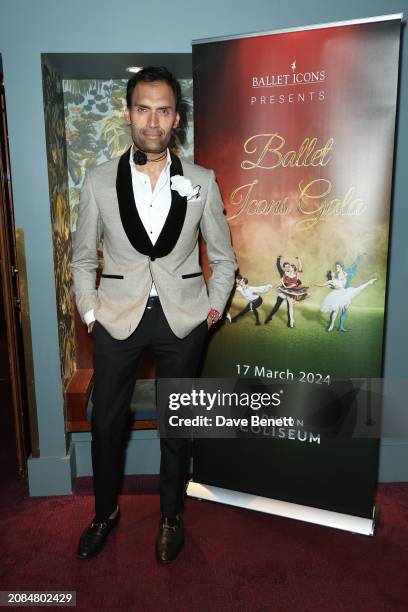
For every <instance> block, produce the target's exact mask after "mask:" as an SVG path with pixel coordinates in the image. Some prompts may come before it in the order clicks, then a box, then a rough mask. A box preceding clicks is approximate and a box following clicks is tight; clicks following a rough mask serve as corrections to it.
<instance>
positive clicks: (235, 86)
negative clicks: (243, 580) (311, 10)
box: [188, 14, 402, 534]
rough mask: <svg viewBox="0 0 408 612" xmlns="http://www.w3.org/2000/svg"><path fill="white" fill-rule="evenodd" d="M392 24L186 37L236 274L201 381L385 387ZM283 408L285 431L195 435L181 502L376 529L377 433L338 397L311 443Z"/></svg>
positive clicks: (206, 154)
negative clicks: (195, 500)
mask: <svg viewBox="0 0 408 612" xmlns="http://www.w3.org/2000/svg"><path fill="white" fill-rule="evenodd" d="M401 19H402V15H401V14H396V15H386V16H381V17H375V18H368V19H364V20H359V21H348V22H338V23H334V24H324V25H314V26H308V27H304V28H296V29H292V30H282V31H276V32H266V33H261V34H249V35H243V36H233V37H225V38H218V39H206V40H199V41H193V76H194V131H195V132H194V133H195V135H194V138H195V162H196V163H198V164H201V165H202V166H204V167H207V168H213V169H214V171H215V174H216V177H217V181H218V185H219V187H220V190H221V194H222V196H223V200H224V204H225V210H226V216H227V219H228V223H229V227H230V230H231V235H232V241H233V246H234V250H235V253H236V256H237V261H238V266H239V276H237V280H236V287H235V291H234V293H233V295H232V298H231V301H230V303H229V304H228V307H227V315H226V318H225V319H224V322H223V323H222V324H221V325H220V326H219V327H220V328H219V329H218V331H217V333H215V334H213V337H212V339H211V342H210V345H209V350H208V354H207V358H206V361H205V364H204V369H203V377H204V378H211V379H215V378H225V379H227V378H228V379H232V378H237V379H239V380H240V381H245V380H247V381H250V382H251V384H252V385H254V384H255V385H256V384H258V385H261V386H262V384H267V383H268V384H269V383H273V384H274V385H275V386H276V385H278V387H279V386H281V387H282V389H284V388H285V385H287V386H290V385H292V386H293V385H295V384H297V385H298V386H300V385H303V387H302V394H303V395H305V396H306V395H307V394H308V396H309V397H311V398H313V393H314V391H315V390H316V389H318V388H320V389H323V388H325V389H326V391H327V394H329V395H330V393H334V391H333V389H334V385H335V381H340V380H341V381H342V384H343V385H345V389H346V391H345V393H344V395H345V396H347V397H350V393H349V391H350V388H351V387H353V385H354V381H355V380H357V379H358V380H365V381H369V380H372V379H380V378H381V375H382V354H383V331H384V316H385V302H386V286H387V260H388V246H389V228H390V213H391V187H392V175H393V153H394V134H395V118H396V102H397V86H398V59H399V43H400V30H401ZM205 265H206V264H205V261H204V266H205ZM207 272H208V270H207ZM208 273H209V274H210V272H208ZM248 384H249V382H248ZM350 385H351V387H350ZM343 388H344V387H343ZM353 388H354V387H353ZM282 389H281V391H282ZM282 392H283V391H282ZM351 395H353V393H351ZM288 397H293V402H294V403H293V404H292V406H291V405H290V403H289V404H288V403H286V406H285V411H286V414H296V419H295V420H294V421H291V423H290V426H283V427H269V428H262V427H260V428H258V429H259V431H258V430H254V431H253V432H252V433H253V434H254V435H252V436H251V437H249V438H248V437H245V436H244V437H240V436H237V437H236V438H235V439H196V440H195V442H194V476H193V481H192V482H191V483H190V485H189V488H188V493H189V494H190V495H192V496H196V497H200V498H206V499H211V500H214V501H220V502H224V503H228V504H236V505H241V506H244V507H249V508H254V509H259V510H263V511H266V512H271V513H276V514H281V515H284V516H291V517H294V518H300V519H303V520H307V521H310V522H315V523H320V524H324V525H331V526H335V527H339V528H343V529H348V530H350V531H357V532H361V533H367V534H369V533H372V532H373V508H374V495H375V487H376V481H377V469H378V451H379V440H378V436H376V435H373V436H370V435H365V436H358V435H353V433H352V432H353V431H355V429H356V420H358V419H359V418H360V417H361V414H358V415H357V416H356V413H355V411H354V410H353V406H352V402H351V403H350V402H349V403H348V404H347V402H346V403H344V402H343V404H342V405H341V406H340V408H339V402H333V401H329V402H327V403H326V405H325V406H323V407H322V406H320V405H319V408H318V410H319V415H318V417H319V423H320V429H321V425H322V423H324V425H325V427H326V432H327V431H329V430H330V432H331V434H330V435H326V436H320V435H317V434H316V431H315V430H314V425H316V419H315V420H313V418H310V402H311V401H312V399H310V401H307V402H306V404H308V405H309V412H308V417H309V418H308V419H306V420H305V419H303V418H302V414H301V411H300V409H299V403H298V401H297V400H296V398H299V391H297V392H296V393H292V394H289V396H288ZM337 397H338V396H337ZM295 403H296V405H295ZM344 406H346V408H344ZM292 409H293V410H292ZM291 410H292V412H291ZM367 410H368V412H367V413H366V417H365V425H367V426H369V425H371V424H373V423H374V420H375V419H373V418H372V416H371V413H370V406H368V408H367ZM360 412H361V411H360ZM315 416H316V415H315ZM316 418H317V417H316ZM286 425H287V423H286ZM340 429H341V430H342V431H343V434H344V432H345V431H346V432H348V434H347V435H341V436H337V435H335V433H336V431H337V430H340ZM257 433H259V435H257Z"/></svg>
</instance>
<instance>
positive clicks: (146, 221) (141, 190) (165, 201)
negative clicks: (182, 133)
mask: <svg viewBox="0 0 408 612" xmlns="http://www.w3.org/2000/svg"><path fill="white" fill-rule="evenodd" d="M129 164H130V169H131V174H132V187H133V195H134V197H135V202H136V208H137V212H138V213H139V217H140V220H141V221H142V223H143V225H144V228H145V230H146V232H147V235H148V236H149V238H150V240H151V242H152V244H156V242H157V239H158V237H159V236H160V232H161V231H162V229H163V225H164V224H165V222H166V219H167V215H168V214H169V211H170V206H171V190H170V165H171V156H170V151H169V150H168V149H167V161H166V165H165V166H164V168H163V170H162V171H161V173H160V176H159V178H158V180H157V183H156V185H155V188H154V190H152V185H151V182H150V178H149V176H148V175H147V174H145V173H144V172H140V171H139V170H138V169H137V168H136V165H135V163H134V161H133V147H132V151H131V154H130V156H129ZM150 295H151V296H156V295H157V291H156V287H155V286H154V283H152V288H151V290H150ZM84 321H85V323H86V324H87V325H89V324H90V323H92V321H95V315H94V311H93V309H92V310H88V312H86V313H85V315H84Z"/></svg>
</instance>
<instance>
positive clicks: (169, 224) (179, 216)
mask: <svg viewBox="0 0 408 612" xmlns="http://www.w3.org/2000/svg"><path fill="white" fill-rule="evenodd" d="M130 151H131V148H130V149H128V150H127V151H126V152H125V153H124V154H123V155H122V157H121V158H120V160H119V163H118V172H117V176H116V193H117V196H118V202H119V213H120V218H121V221H122V225H123V229H124V230H125V233H126V236H127V237H128V239H129V242H130V243H131V245H132V246H133V248H134V249H136V251H139V253H142V254H143V255H148V256H149V257H150V259H152V260H154V259H156V258H157V257H165V256H166V255H168V254H169V253H171V251H172V250H173V249H174V247H175V246H176V243H177V240H178V238H179V236H180V233H181V230H182V229H183V224H184V220H185V217H186V212H187V198H185V197H181V196H180V194H179V193H178V192H177V191H173V190H171V206H170V210H169V214H168V215H167V219H166V221H165V224H164V226H163V229H162V231H161V232H160V235H159V237H158V239H157V241H156V244H155V245H153V244H152V242H151V240H150V238H149V235H148V234H147V232H146V230H145V228H144V225H143V223H142V221H141V219H140V216H139V213H138V212H137V208H136V204H135V199H134V195H133V187H132V173H131V170H130V164H129V156H130ZM176 174H180V175H182V174H183V167H182V165H181V161H180V159H179V158H178V157H177V156H176V155H173V153H171V166H170V177H172V176H175V175H176Z"/></svg>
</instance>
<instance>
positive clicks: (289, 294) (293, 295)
mask: <svg viewBox="0 0 408 612" xmlns="http://www.w3.org/2000/svg"><path fill="white" fill-rule="evenodd" d="M281 259H282V256H281V255H279V257H278V258H277V260H276V267H277V269H278V274H279V276H280V285H279V287H278V296H277V298H276V302H275V305H274V307H273V308H272V310H271V312H270V313H269V314H268V316H267V317H266V319H265V325H267V324H268V323H269V321H271V320H272V318H273V317H274V316H275V314H276V313H277V312H278V310H279V308H280V307H281V306H282V304H283V302H284V301H286V304H287V310H288V323H287V326H288V327H290V328H292V327H294V326H295V317H294V312H293V304H294V302H301V301H302V300H304V299H306V298H307V296H308V289H309V287H305V286H304V285H302V281H301V280H300V278H299V274H301V273H302V272H303V270H302V263H301V261H300V258H299V257H296V258H295V259H296V262H297V265H295V264H291V263H289V262H288V261H285V262H284V263H283V264H281Z"/></svg>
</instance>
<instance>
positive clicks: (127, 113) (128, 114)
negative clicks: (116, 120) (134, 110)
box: [124, 107, 130, 125]
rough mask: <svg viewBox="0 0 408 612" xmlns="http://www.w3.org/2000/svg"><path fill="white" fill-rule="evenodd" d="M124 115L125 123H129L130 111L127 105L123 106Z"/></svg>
mask: <svg viewBox="0 0 408 612" xmlns="http://www.w3.org/2000/svg"><path fill="white" fill-rule="evenodd" d="M124 116H125V121H126V123H127V124H128V125H130V112H129V108H128V107H126V108H125V112H124Z"/></svg>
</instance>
